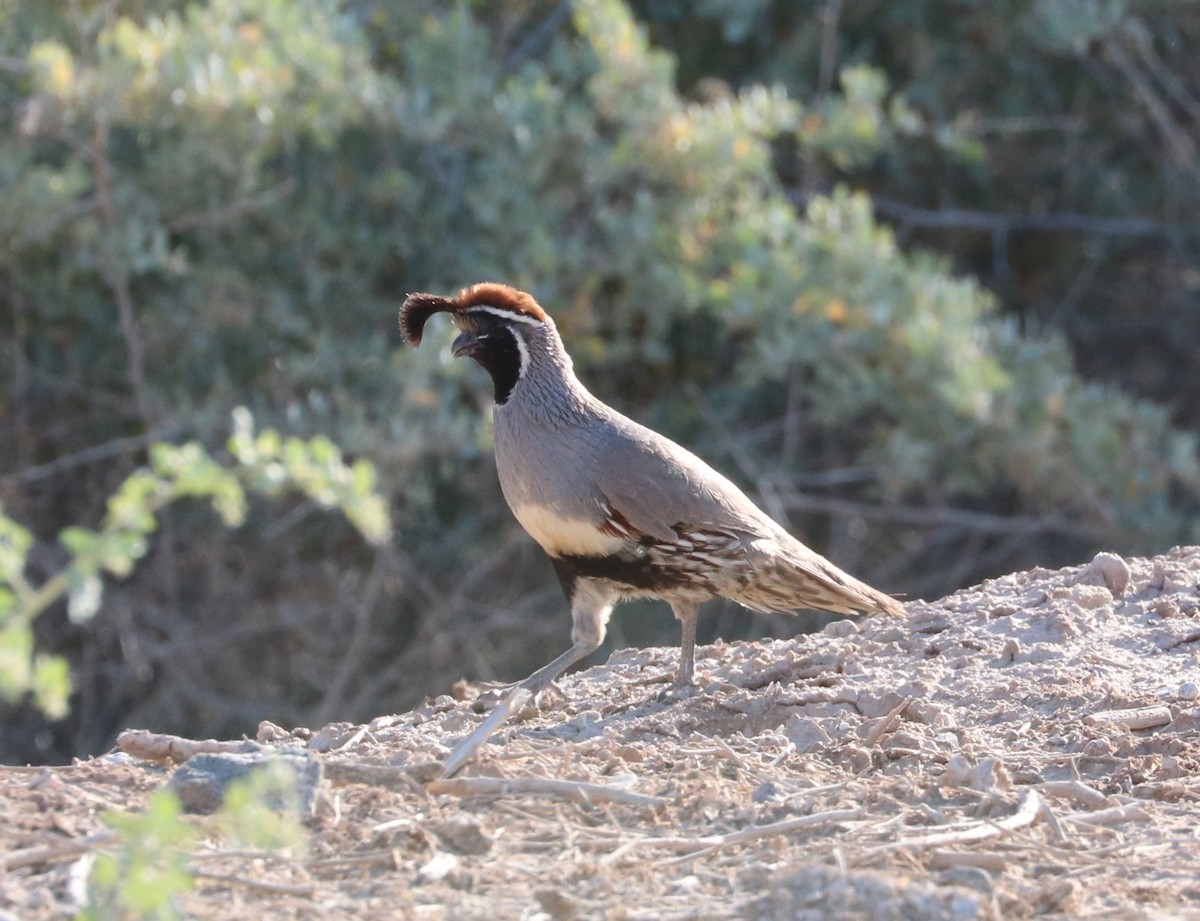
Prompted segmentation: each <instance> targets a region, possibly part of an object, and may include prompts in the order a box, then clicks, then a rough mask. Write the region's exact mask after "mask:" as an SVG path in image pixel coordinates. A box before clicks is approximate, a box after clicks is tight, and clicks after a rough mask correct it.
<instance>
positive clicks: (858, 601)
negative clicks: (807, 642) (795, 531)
mask: <svg viewBox="0 0 1200 921" xmlns="http://www.w3.org/2000/svg"><path fill="white" fill-rule="evenodd" d="M755 543H756V544H759V543H760V542H759V541H756V542H755ZM761 544H762V545H763V546H759V547H754V548H751V552H750V555H751V557H752V558H753V557H757V559H754V560H753V563H754V569H755V570H756V577H755V578H754V579H752V580H750V581H749V582H748V583H747V584H746V585H745V586H744V587H743V588H742V589H741V590H740V591H739V592H738V593H737V595H734V596H733V598H734V600H735V601H737V602H739V603H740V604H744V605H746V607H749V608H753V609H755V610H759V611H767V612H772V613H791V612H792V611H795V610H796V609H798V608H814V609H816V610H818V611H832V612H833V613H835V614H874V613H882V614H888V615H890V616H893V617H900V616H902V615H903V614H904V613H905V611H904V605H903V604H901V603H900V601H899V600H897V599H896V598H893V597H892V596H891V595H885V594H884V593H883V592H881V591H879V590H877V589H874V588H872V587H871V586H869V585H867V583H865V582H863V581H861V580H859V579H856V578H854V576H852V575H850V574H849V573H848V572H845V571H843V570H841V569H839V568H838V567H837V566H835V565H833V563H831V562H829V560H827V559H825V557H823V556H821V555H820V554H818V553H815V552H813V551H812V550H809V549H808V548H807V547H805V546H804V545H803V544H801V543H799V542H798V541H794V542H792V543H791V544H790V545H787V546H781V545H780V543H779V542H778V541H775V540H768V541H762V542H761Z"/></svg>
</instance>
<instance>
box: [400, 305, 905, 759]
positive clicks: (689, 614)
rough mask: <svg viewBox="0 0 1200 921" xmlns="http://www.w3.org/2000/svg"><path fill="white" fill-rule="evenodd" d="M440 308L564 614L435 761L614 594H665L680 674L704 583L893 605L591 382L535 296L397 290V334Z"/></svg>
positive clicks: (795, 603) (525, 689) (553, 672)
mask: <svg viewBox="0 0 1200 921" xmlns="http://www.w3.org/2000/svg"><path fill="white" fill-rule="evenodd" d="M438 313H446V314H448V315H449V318H450V320H451V322H452V323H453V324H454V326H455V327H457V329H458V330H459V334H458V336H457V338H456V339H455V340H454V342H453V344H452V345H451V352H452V354H453V355H454V356H455V357H457V358H464V357H467V358H471V359H474V361H475V362H477V363H478V364H479V365H481V366H482V367H483V368H484V370H486V371H487V372H488V374H489V375H490V377H491V381H492V388H493V397H494V407H493V426H494V448H495V456H496V470H497V474H498V476H499V479H500V486H501V490H502V491H503V493H504V498H505V500H506V501H507V503H508V505H509V508H510V509H511V510H512V513H513V515H514V516H515V517H516V519H517V521H518V522H519V523H520V524H521V526H522V527H523V528H524V529H525V531H527V532H528V533H529V535H530V536H531V537H532V538H533V539H534V540H535V541H536V542H537V543H538V544H540V545H541V547H542V549H543V550H544V551H545V552H546V554H547V555H548V556H549V557H550V561H551V563H552V564H553V567H554V570H555V573H556V575H557V577H558V579H559V581H560V583H561V584H562V588H563V590H564V592H565V594H566V596H567V601H568V604H569V606H570V613H571V646H570V648H569V649H567V650H566V651H565V652H564V653H562V654H561V655H559V656H558V657H557V658H555V659H554V660H552V661H551V662H549V663H548V664H546V665H545V666H543V667H542V668H540V669H538V670H537V671H535V672H534V673H533V674H532V675H530V676H529V677H528V678H526V679H525V680H524V681H522V682H520V684H518V685H516V686H515V687H514V691H513V693H512V694H510V695H509V697H508V698H506V700H505V701H503V702H502V703H501V704H500V705H499V706H498V707H497V708H496V711H494V712H493V714H492V715H491V716H490V717H489V719H488V720H486V721H485V723H484V724H483V725H481V726H480V727H479V728H478V729H477V730H476V732H475V733H474V734H473V735H472V737H471V738H470V739H468V740H467V742H466V743H464V744H463V745H462V746H460V748H459V749H457V750H456V751H455V752H453V753H452V754H451V757H450V759H448V760H447V762H446V764H445V766H444V770H443V775H444V776H449V774H451V773H453V772H454V771H455V770H457V769H458V768H459V767H461V765H462V764H464V763H465V762H466V761H467V760H468V759H469V758H470V757H471V755H473V753H474V751H475V750H477V749H478V748H479V747H480V746H481V745H482V744H483V742H484V741H485V740H486V738H487V736H489V735H490V734H491V733H492V732H494V731H495V729H496V728H498V727H499V725H500V724H501V723H502V722H503V721H504V720H505V719H507V717H508V715H511V713H513V712H516V710H517V709H518V708H519V706H520V705H521V704H522V703H524V702H525V701H526V700H528V699H530V698H531V697H532V698H534V699H536V697H537V696H538V695H540V694H541V693H542V692H543V691H545V690H546V688H548V687H549V686H550V685H551V684H552V683H553V682H554V680H555V679H556V678H558V677H559V676H560V675H561V674H562V673H563V672H564V671H566V670H567V669H568V668H570V667H571V666H572V665H574V664H575V663H577V662H579V661H580V660H581V659H583V658H584V657H586V656H587V655H589V654H590V653H592V652H594V651H595V650H596V649H597V648H599V646H600V645H601V643H602V642H603V641H604V637H605V633H606V630H607V626H608V621H609V617H610V615H611V614H612V611H613V608H614V606H615V605H616V604H617V603H618V602H620V601H623V600H626V599H631V598H654V599H660V600H662V601H665V602H666V603H667V604H669V605H670V607H671V610H672V612H673V613H674V615H675V618H676V619H677V620H678V621H679V624H680V634H681V640H680V651H679V664H678V667H677V669H676V672H675V682H674V683H675V685H676V686H678V687H687V686H689V685H693V684H694V677H695V651H696V622H697V619H698V617H699V612H700V606H701V604H703V603H704V602H706V601H708V600H711V599H714V598H728V599H731V600H733V601H735V602H737V603H739V604H741V605H743V606H745V607H747V608H749V609H751V610H752V611H757V612H761V613H794V612H795V611H797V610H798V609H817V610H822V611H829V612H833V613H836V614H843V615H854V614H869V613H875V612H880V613H884V614H887V615H892V616H900V615H902V614H903V613H904V607H903V605H902V604H901V603H900V602H899V601H898V600H897V599H896V598H894V597H892V596H890V595H886V594H884V593H883V592H880V591H878V590H876V589H874V588H872V587H871V586H869V585H867V584H866V583H865V582H862V581H860V580H859V579H856V578H855V577H854V576H852V575H850V574H849V573H846V572H844V571H843V570H841V569H840V568H838V567H837V566H836V565H834V564H833V563H832V562H830V561H829V560H827V559H826V558H825V557H823V556H821V555H820V554H819V553H817V552H816V551H814V550H812V549H810V548H809V547H807V546H805V545H804V544H803V543H801V542H800V541H799V540H798V539H797V538H795V537H793V536H792V535H791V534H790V533H789V532H788V531H787V530H786V529H784V528H783V526H782V525H780V524H778V523H777V522H776V521H775V520H774V519H772V518H771V517H770V516H769V515H767V513H766V512H764V511H762V510H761V509H760V508H759V507H758V506H757V505H755V504H754V502H753V501H751V499H750V498H749V497H748V496H747V495H746V494H745V493H744V492H743V491H742V490H741V489H740V488H738V487H737V486H736V485H735V484H734V483H733V482H732V481H731V480H729V479H728V478H726V477H725V476H724V475H722V474H721V473H719V472H717V471H716V470H715V469H713V468H712V467H711V466H709V465H708V464H707V463H706V462H705V461H703V460H701V459H700V458H699V457H697V456H696V455H695V454H693V453H692V452H691V451H689V450H687V449H686V448H684V447H683V446H681V445H679V444H677V443H675V442H674V441H672V440H670V439H669V438H667V437H666V436H664V435H661V434H659V433H658V432H656V431H654V430H652V429H650V428H647V427H646V426H644V425H641V424H640V423H638V422H635V421H634V420H633V419H630V418H629V417H627V416H625V415H624V414H622V413H620V412H618V411H617V410H616V409H614V408H612V407H611V406H608V405H607V404H606V403H604V402H603V401H601V400H600V399H599V398H597V397H596V396H594V395H593V394H592V393H591V392H590V391H589V390H588V389H587V388H586V387H585V386H584V384H583V383H582V382H581V381H580V380H579V378H578V377H577V376H576V374H575V371H574V366H573V363H572V361H571V357H570V355H569V354H568V353H567V350H566V348H565V346H564V345H563V341H562V338H561V336H560V335H559V333H558V329H557V327H556V326H555V323H554V320H553V319H552V318H551V317H550V315H549V314H548V313H547V312H546V311H545V310H544V309H543V308H542V306H541V305H540V304H539V303H538V302H537V300H536V299H535V298H534V297H533V295H531V294H529V293H528V292H526V291H522V290H519V289H517V288H513V287H510V286H508V285H505V284H501V283H498V282H482V283H479V284H475V285H471V286H469V287H466V288H463V289H462V290H460V291H459V293H458V294H457V295H455V296H441V295H436V294H427V293H416V294H410V295H408V296H407V298H406V299H405V301H404V304H403V306H402V307H401V309H400V328H401V332H402V334H403V336H404V338H405V339H406V340H407V341H408V342H409V343H410V344H411V345H412V346H413V347H418V346H420V344H421V340H422V336H423V333H424V329H425V325H426V322H427V321H428V320H429V319H430V318H431V317H432V316H434V315H435V314H438Z"/></svg>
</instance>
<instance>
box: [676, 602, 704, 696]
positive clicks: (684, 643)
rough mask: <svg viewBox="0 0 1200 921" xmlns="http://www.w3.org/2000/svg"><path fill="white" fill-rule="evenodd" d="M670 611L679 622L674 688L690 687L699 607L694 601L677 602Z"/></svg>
mask: <svg viewBox="0 0 1200 921" xmlns="http://www.w3.org/2000/svg"><path fill="white" fill-rule="evenodd" d="M671 611H672V613H673V614H674V615H675V618H676V620H678V621H679V630H680V641H679V669H678V671H676V672H675V687H677V688H684V687H691V686H692V685H693V684H695V683H696V682H695V679H694V677H693V676H694V675H695V671H696V621H697V620H698V619H699V618H700V605H699V604H698V603H696V602H695V601H677V602H674V603H673V604H672V605H671Z"/></svg>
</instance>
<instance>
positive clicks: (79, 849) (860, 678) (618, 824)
mask: <svg viewBox="0 0 1200 921" xmlns="http://www.w3.org/2000/svg"><path fill="white" fill-rule="evenodd" d="M907 607H908V615H907V617H906V618H905V619H903V620H895V619H883V618H877V619H871V620H868V621H865V622H862V623H858V624H855V623H851V622H846V621H842V622H838V623H834V624H832V625H830V627H828V628H827V629H826V630H825V632H824V633H822V634H818V635H813V636H806V637H800V638H797V639H795V640H788V641H770V642H762V643H739V644H734V645H724V644H717V645H714V646H709V647H705V648H703V649H702V650H700V653H699V657H698V662H697V679H698V681H699V684H700V687H699V689H698V690H697V691H695V692H687V693H683V694H676V693H671V692H669V691H668V690H667V688H668V682H669V680H670V677H671V676H672V674H673V671H674V667H675V656H676V651H675V650H672V649H644V650H625V651H622V652H619V653H617V654H615V655H614V656H613V657H612V658H611V659H610V661H609V662H608V663H607V664H605V665H603V666H601V667H598V668H593V669H590V670H587V671H584V672H581V673H578V674H575V675H572V676H569V677H567V678H566V679H564V680H563V681H561V682H560V687H561V691H562V697H561V698H557V697H555V698H553V699H551V700H549V701H548V702H547V706H546V708H545V709H543V710H541V711H529V712H527V713H525V714H523V715H522V716H521V717H519V718H517V719H515V720H514V721H512V722H511V723H510V724H509V725H508V726H506V727H505V728H504V729H503V730H502V731H501V732H500V733H498V734H497V737H496V738H495V740H494V741H493V742H492V743H490V744H488V745H487V746H485V748H484V749H483V750H482V752H481V754H480V756H479V757H478V758H477V759H476V761H474V762H473V763H471V764H469V765H468V766H467V767H466V769H465V770H464V771H463V772H462V774H461V775H460V776H458V777H455V778H453V779H450V780H438V779H434V777H435V774H436V770H435V769H436V762H438V761H440V760H441V759H442V758H444V757H445V755H446V754H447V753H448V752H449V751H450V749H451V748H452V747H453V745H454V743H456V742H457V741H459V740H460V739H462V738H463V736H465V735H466V734H467V733H468V732H469V731H470V730H471V729H472V728H473V727H474V726H475V725H477V724H478V722H479V721H480V720H481V719H482V718H483V716H482V710H483V707H482V706H480V705H479V704H478V702H474V703H472V702H466V701H461V700H455V699H452V698H449V697H441V698H437V699H434V700H430V701H428V702H426V703H425V704H424V705H422V706H420V707H418V708H417V709H415V710H413V711H412V712H410V713H405V714H400V715H397V716H387V717H380V718H378V719H376V720H374V721H373V722H372V723H370V724H368V725H365V726H351V725H346V724H335V725H331V726H327V727H325V728H324V729H322V730H320V731H318V732H316V733H312V732H306V731H303V730H297V731H294V732H291V733H286V732H282V731H280V730H278V729H277V728H276V727H272V726H270V725H269V724H266V725H264V727H263V728H262V730H261V731H260V741H259V742H257V743H194V742H189V741H188V740H172V739H169V738H167V737H158V736H149V735H146V734H129V735H127V736H126V737H125V739H124V742H123V746H124V748H125V749H126V751H125V752H119V753H115V754H112V755H107V756H104V757H101V758H97V759H94V760H89V761H86V762H81V763H79V764H76V765H74V766H71V767H65V768H0V791H2V792H0V809H2V810H3V814H2V822H0V840H2V841H3V846H4V853H3V854H0V867H3V868H4V870H5V872H4V874H3V877H2V880H0V905H4V906H5V908H6V909H7V910H8V911H9V912H11V913H13V916H14V917H21V918H52V917H66V916H70V915H71V914H72V913H73V912H74V911H76V910H77V909H78V904H77V903H78V899H79V898H80V897H81V895H80V893H81V892H82V891H83V890H84V889H85V888H86V886H85V885H81V883H80V880H81V879H82V880H83V881H84V882H86V869H87V866H89V865H90V864H88V863H87V862H88V861H89V860H90V859H92V857H93V855H94V853H95V852H96V851H97V850H103V849H104V848H105V847H111V846H112V845H111V837H108V836H107V835H108V833H107V832H106V826H105V825H104V824H103V823H102V822H101V820H100V813H102V812H103V811H104V810H106V809H122V810H129V809H137V808H139V807H140V806H141V805H142V804H144V802H145V801H146V798H147V796H148V795H149V794H150V793H151V792H152V791H153V790H155V789H157V788H159V787H161V786H162V785H163V784H164V783H165V782H167V780H168V778H169V777H170V775H171V774H172V773H173V772H174V771H175V770H177V769H176V768H173V767H171V766H170V764H171V763H172V762H174V761H180V760H185V759H187V758H188V756H189V755H191V754H194V753H195V752H198V751H205V752H209V753H212V752H218V753H219V752H220V751H221V750H222V749H223V748H224V749H239V750H241V751H243V752H245V751H250V752H254V751H259V752H262V751H271V750H274V749H277V748H280V747H284V748H288V749H289V750H296V749H301V750H303V751H304V752H306V753H307V756H308V757H310V758H313V759H317V760H319V762H320V764H321V769H322V772H323V775H322V778H321V780H320V781H319V784H318V788H317V790H316V797H315V801H314V802H315V805H314V807H313V810H312V815H311V816H310V817H309V818H308V819H307V822H306V824H307V827H308V834H307V837H306V841H305V845H304V847H303V848H293V849H292V851H288V852H280V851H261V852H251V851H247V850H246V849H244V848H243V849H236V848H232V847H229V846H228V845H226V844H224V843H223V842H222V838H221V836H220V832H219V828H218V826H216V825H215V824H213V823H211V822H210V820H207V819H204V818H196V819H192V820H189V821H193V822H195V823H197V824H198V826H199V827H200V830H201V834H202V843H201V844H199V845H195V846H194V848H193V850H192V851H191V852H189V854H188V855H187V858H188V864H187V868H188V870H189V872H191V873H192V874H193V875H194V876H195V880H196V883H195V889H194V890H193V891H191V892H189V893H186V894H182V895H181V896H179V900H178V901H179V905H180V909H181V912H182V914H184V915H185V916H187V917H196V918H251V917H256V918H257V917H272V918H274V917H313V916H315V915H317V914H318V913H319V914H320V916H322V917H333V918H352V917H353V918H358V917H414V918H416V917H420V918H442V917H444V918H448V919H449V918H489V919H490V918H518V917H522V918H538V917H541V918H554V919H558V918H572V917H578V918H585V917H587V918H590V917H600V918H627V919H633V918H654V919H662V918H814V919H816V918H824V917H829V916H835V917H843V918H913V919H925V918H930V919H932V918H956V919H957V918H962V919H969V918H1020V917H1026V916H1030V915H1035V914H1049V915H1056V914H1057V915H1060V916H1061V915H1071V916H1084V915H1086V916H1097V915H1100V916H1107V917H1155V916H1158V917H1172V918H1177V917H1185V916H1186V917H1196V918H1200V833H1198V832H1197V828H1198V827H1200V821H1198V819H1200V689H1198V687H1197V683H1198V682H1200V656H1198V652H1200V548H1180V549H1177V550H1175V551H1172V552H1171V553H1168V554H1166V555H1164V556H1161V557H1158V558H1156V559H1151V560H1128V561H1125V560H1121V559H1119V558H1117V557H1114V556H1112V555H1109V554H1101V555H1100V556H1099V557H1097V559H1096V560H1095V561H1093V562H1092V563H1091V564H1089V565H1087V566H1082V567H1076V568H1069V569H1064V570H1060V571H1058V572H1050V571H1046V570H1032V571H1030V572H1022V573H1015V574H1013V575H1009V576H1005V577H1003V578H1000V579H995V580H992V581H989V582H986V583H984V584H983V585H981V586H978V587H976V588H973V589H969V590H966V591H962V592H959V593H957V594H955V595H951V596H950V597H947V598H944V599H942V600H941V601H938V602H935V603H925V602H912V603H910V604H909V605H908V606H907ZM477 711H479V712H477ZM130 752H132V753H134V754H132V755H131V754H130ZM134 755H137V756H147V757H148V756H155V757H162V758H164V759H166V760H164V761H162V762H155V761H150V760H145V758H144V757H135V756H134ZM0 917H3V912H0Z"/></svg>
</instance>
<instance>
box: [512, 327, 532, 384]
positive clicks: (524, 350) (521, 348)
mask: <svg viewBox="0 0 1200 921" xmlns="http://www.w3.org/2000/svg"><path fill="white" fill-rule="evenodd" d="M509 333H510V334H511V335H512V337H513V339H514V340H515V341H516V343H517V351H518V352H520V353H521V370H520V371H518V372H517V380H520V379H521V378H523V377H524V376H525V369H526V368H528V367H529V346H527V345H526V344H525V337H524V336H519V335H517V334H516V333H515V332H513V331H512V330H509Z"/></svg>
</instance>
